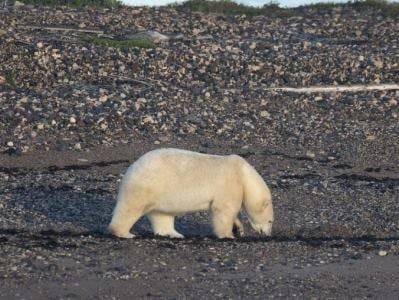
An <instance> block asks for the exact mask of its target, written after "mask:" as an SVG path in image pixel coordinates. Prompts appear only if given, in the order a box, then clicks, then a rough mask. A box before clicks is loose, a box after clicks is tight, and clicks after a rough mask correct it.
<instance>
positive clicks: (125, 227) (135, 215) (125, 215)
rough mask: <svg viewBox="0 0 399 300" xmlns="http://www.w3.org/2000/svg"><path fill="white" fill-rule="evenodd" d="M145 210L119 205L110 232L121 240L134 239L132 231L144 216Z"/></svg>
mask: <svg viewBox="0 0 399 300" xmlns="http://www.w3.org/2000/svg"><path fill="white" fill-rule="evenodd" d="M143 211H144V210H143V209H141V208H135V207H127V206H125V205H123V204H119V203H118V204H117V206H116V208H115V211H114V214H113V216H112V220H111V223H110V224H109V226H108V230H109V231H110V232H111V233H112V234H113V235H115V236H117V237H121V238H133V237H134V235H133V234H131V233H130V229H131V228H132V226H133V225H134V223H136V222H137V220H138V219H140V217H141V216H142V215H143Z"/></svg>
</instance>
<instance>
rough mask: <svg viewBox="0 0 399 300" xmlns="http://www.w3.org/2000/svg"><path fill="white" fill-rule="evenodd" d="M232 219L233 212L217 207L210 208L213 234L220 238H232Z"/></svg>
mask: <svg viewBox="0 0 399 300" xmlns="http://www.w3.org/2000/svg"><path fill="white" fill-rule="evenodd" d="M234 219H235V215H234V214H233V213H231V212H229V211H226V210H221V209H218V208H212V223H213V231H214V233H215V235H216V236H217V237H218V238H220V239H223V238H228V239H234V235H233V223H234Z"/></svg>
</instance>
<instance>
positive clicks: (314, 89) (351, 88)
mask: <svg viewBox="0 0 399 300" xmlns="http://www.w3.org/2000/svg"><path fill="white" fill-rule="evenodd" d="M266 90H270V91H284V92H294V93H334V92H363V91H388V90H399V84H375V85H348V86H345V85H337V86H310V87H274V88H266Z"/></svg>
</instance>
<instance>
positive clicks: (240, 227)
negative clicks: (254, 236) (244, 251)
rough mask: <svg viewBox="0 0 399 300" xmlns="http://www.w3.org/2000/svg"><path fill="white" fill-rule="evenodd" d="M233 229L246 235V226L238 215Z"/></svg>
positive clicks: (239, 234)
mask: <svg viewBox="0 0 399 300" xmlns="http://www.w3.org/2000/svg"><path fill="white" fill-rule="evenodd" d="M233 231H234V233H236V234H237V235H238V236H244V226H243V225H242V223H241V221H240V219H239V218H238V217H237V218H235V220H234V226H233Z"/></svg>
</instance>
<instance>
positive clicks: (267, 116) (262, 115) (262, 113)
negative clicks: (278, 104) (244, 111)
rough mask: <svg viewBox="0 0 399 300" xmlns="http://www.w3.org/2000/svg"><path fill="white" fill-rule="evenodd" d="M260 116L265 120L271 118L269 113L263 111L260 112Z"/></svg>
mask: <svg viewBox="0 0 399 300" xmlns="http://www.w3.org/2000/svg"><path fill="white" fill-rule="evenodd" d="M260 116H261V117H263V118H269V117H270V114H269V112H268V111H266V110H262V111H261V112H260Z"/></svg>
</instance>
